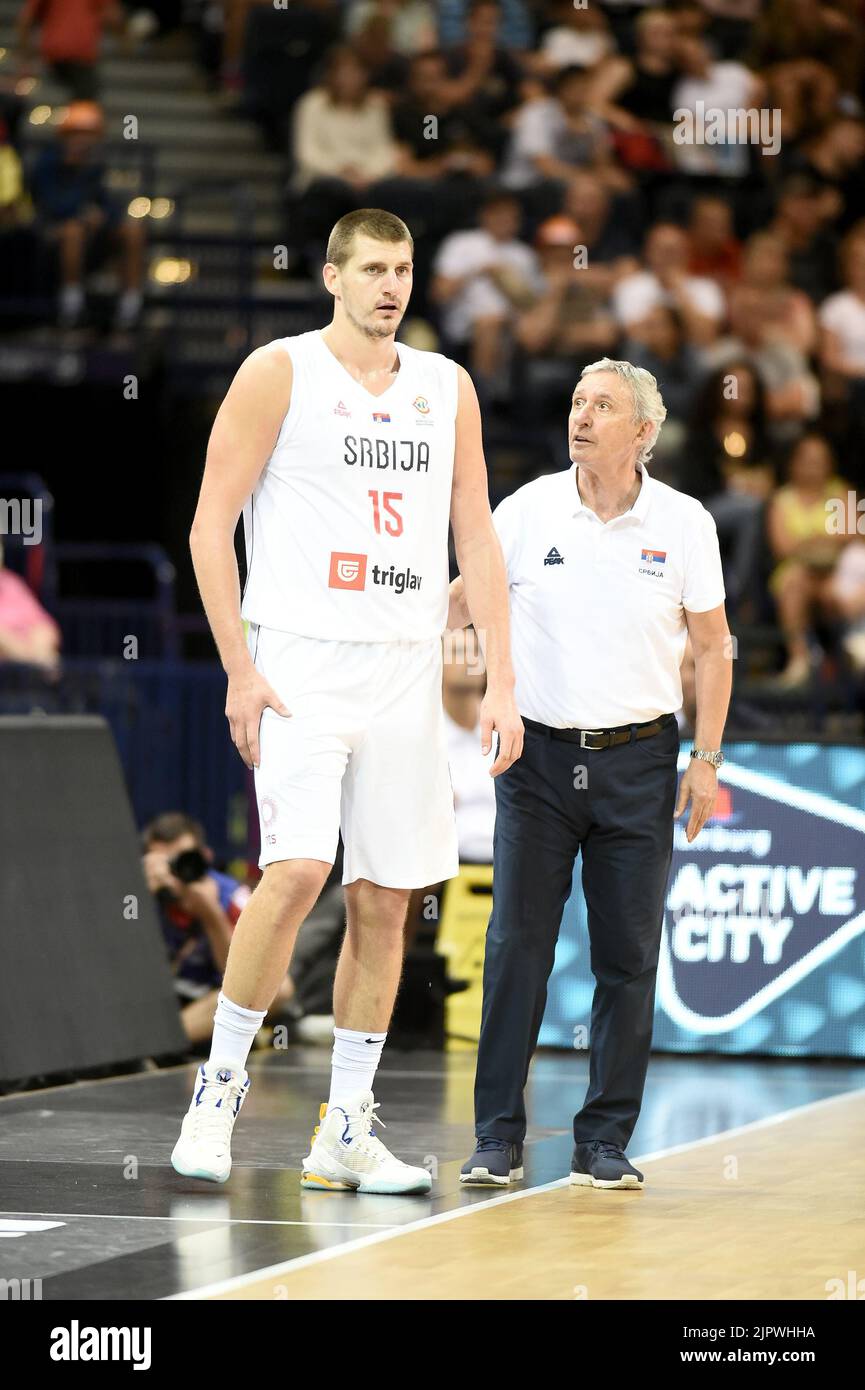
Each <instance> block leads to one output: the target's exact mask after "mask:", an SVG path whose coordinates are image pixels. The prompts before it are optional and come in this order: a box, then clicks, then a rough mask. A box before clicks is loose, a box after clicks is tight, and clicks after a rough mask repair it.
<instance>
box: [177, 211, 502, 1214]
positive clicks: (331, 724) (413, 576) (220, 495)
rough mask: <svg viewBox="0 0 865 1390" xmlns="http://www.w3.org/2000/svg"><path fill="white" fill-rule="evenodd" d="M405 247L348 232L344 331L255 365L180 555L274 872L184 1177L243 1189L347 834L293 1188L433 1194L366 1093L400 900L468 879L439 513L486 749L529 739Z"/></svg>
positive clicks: (238, 388) (201, 1090)
mask: <svg viewBox="0 0 865 1390" xmlns="http://www.w3.org/2000/svg"><path fill="white" fill-rule="evenodd" d="M412 254H413V242H412V238H411V235H410V233H409V230H408V228H407V227H406V225H405V223H404V222H402V221H400V219H399V218H397V217H394V216H393V215H392V214H390V213H388V212H383V211H380V210H377V209H368V208H367V209H361V210H359V211H357V212H352V213H349V214H348V216H346V217H343V218H342V219H341V220H340V221H339V222H338V223H337V224H336V226H335V227H334V229H333V231H332V233H331V236H330V240H329V242H328V247H327V264H326V265H325V267H324V271H323V276H324V283H325V285H326V287H327V289H328V290H329V292H330V294H331V295H332V296H333V301H334V313H333V320H332V322H331V323H330V324H328V325H327V327H326V328H324V329H322V330H320V331H319V330H315V331H313V332H310V333H301V334H299V335H297V336H296V337H289V338H282V339H278V340H277V341H275V342H272V343H269V344H268V345H267V346H265V347H262V348H259V349H258V350H257V351H256V352H253V353H252V354H251V356H250V357H248V358H247V360H246V361H245V362H244V363H243V365H242V366H241V368H240V370H239V371H238V373H237V376H236V377H235V379H234V382H233V383H232V385H231V388H230V390H229V392H228V394H227V396H226V398H225V400H224V401H223V403H222V406H221V408H220V410H219V413H218V415H217V418H216V421H215V423H214V426H213V433H212V435H211V439H210V445H209V449H208V454H207V463H206V467H205V471H204V478H203V482H202V486H201V493H200V497H199V501H198V508H197V511H196V514H195V520H194V522H193V527H192V534H191V538H190V543H191V548H192V557H193V562H194V566H195V573H196V577H197V579H198V584H199V588H200V590H201V596H202V600H203V602H204V607H205V610H206V612H207V617H208V620H209V622H210V626H211V628H212V631H213V635H214V639H215V641H216V644H217V647H218V649H219V654H220V657H221V659H222V664H223V666H224V668H225V671H226V675H227V677H228V696H227V702H226V715H227V717H228V720H229V724H230V727H231V736H232V739H233V740H234V743H235V745H236V747H237V749H238V751H239V753H240V755H241V757H242V758H243V759H244V762H245V763H246V764H247V766H248V767H252V768H254V769H255V787H256V795H257V799H258V809H259V816H260V821H261V858H260V861H259V863H260V866H261V867H262V869H263V873H262V877H261V881H260V883H259V884H258V886H257V888H256V890H255V892H254V893H253V894H252V897H251V898H250V900H249V903H248V904H247V906H246V907H245V909H244V911H243V913H242V914H241V917H240V919H239V921H238V923H237V926H236V928H235V932H234V937H233V940H232V943H231V950H230V953H229V957H228V964H227V967H226V970H225V976H224V979H223V985H222V991H221V993H220V995H219V999H218V1004H217V1009H216V1013H215V1015H214V1024H215V1026H214V1031H213V1042H212V1047H211V1053H210V1060H209V1062H207V1063H206V1064H205V1065H203V1066H201V1067H200V1069H199V1072H198V1075H197V1078H196V1084H195V1090H194V1093H193V1097H192V1102H191V1104H190V1107H189V1111H188V1114H187V1115H186V1117H185V1118H184V1121H183V1127H182V1131H181V1135H180V1138H179V1140H178V1142H177V1144H176V1146H175V1148H174V1152H173V1154H172V1163H173V1165H174V1167H175V1168H176V1170H177V1171H178V1172H179V1173H184V1174H185V1175H187V1176H188V1177H199V1178H207V1179H210V1180H211V1181H213V1182H224V1181H225V1179H226V1178H227V1177H228V1175H229V1173H230V1171H231V1148H230V1144H231V1133H232V1128H233V1125H234V1121H235V1119H236V1117H237V1115H238V1113H239V1111H240V1107H241V1105H242V1104H243V1102H244V1100H245V1098H246V1096H247V1094H248V1092H249V1077H248V1075H247V1072H246V1062H247V1058H248V1056H249V1051H250V1048H251V1046H252V1042H253V1039H254V1037H255V1034H256V1032H257V1031H258V1029H259V1027H260V1026H261V1023H262V1020H263V1019H264V1016H265V1012H266V1011H267V1009H268V1008H269V1006H270V1004H271V1001H272V1000H273V998H274V995H275V994H276V992H277V989H278V988H279V985H280V983H281V981H282V980H283V979H284V977H285V973H286V970H287V968H288V965H289V962H290V959H291V953H292V948H293V945H294V940H295V937H296V935H297V931H298V928H299V927H300V925H301V923H302V922H303V920H304V918H305V917H306V916H307V914H308V913H309V912H310V910H311V909H312V907H313V906H314V904H315V901H316V899H317V898H318V895H319V893H320V892H321V889H322V887H323V885H324V883H325V881H326V879H327V877H328V873H329V871H330V869H331V866H332V864H333V862H334V858H335V854H336V849H337V841H338V833H339V830H340V827H341V828H342V835H343V841H344V847H345V859H344V871H343V883H344V884H345V898H346V918H347V929H346V936H345V942H344V945H343V949H342V954H341V956H340V960H339V966H338V969H337V973H336V981H335V986H334V1005H333V1012H334V1021H335V1024H336V1026H335V1028H334V1048H333V1068H332V1075H331V1086H330V1096H329V1099H328V1102H327V1105H326V1106H325V1105H322V1106H321V1113H320V1116H319V1125H318V1127H317V1128H316V1133H315V1137H314V1139H313V1142H312V1146H311V1152H310V1153H309V1154H308V1155H307V1157H306V1158H305V1159H304V1161H303V1173H302V1178H301V1182H302V1185H303V1186H304V1187H310V1188H337V1189H340V1188H355V1189H357V1190H359V1191H361V1192H426V1191H428V1190H429V1188H430V1185H431V1179H430V1175H429V1173H428V1172H427V1170H426V1169H424V1168H414V1167H410V1166H409V1165H408V1164H405V1163H402V1162H401V1161H400V1160H399V1159H397V1158H395V1157H394V1156H393V1154H391V1153H389V1152H388V1150H387V1149H386V1148H385V1146H384V1144H382V1143H381V1141H380V1140H379V1139H378V1137H377V1136H376V1135H375V1134H374V1132H373V1127H372V1126H373V1120H374V1119H377V1116H375V1114H374V1111H375V1109H376V1108H377V1107H376V1105H375V1101H374V1098H373V1089H372V1088H373V1079H374V1076H375V1072H376V1069H377V1066H378V1063H379V1059H380V1057H381V1053H382V1048H383V1046H384V1043H385V1039H386V1036H387V1028H388V1024H389V1021H390V1017H391V1012H392V1009H393V1004H394V999H395V997H396V991H397V986H398V983H399V978H400V973H401V970H402V958H403V929H404V925H405V918H406V911H407V905H408V899H409V895H410V892H411V890H412V889H413V888H418V887H423V886H424V885H425V884H428V883H438V882H440V881H441V880H443V879H447V878H452V877H453V876H454V875H455V874H456V873H457V872H458V868H459V865H458V859H457V844H456V830H455V822H454V810H453V793H452V789H451V784H450V777H449V771H448V762H447V752H446V742H445V731H444V722H443V713H442V698H441V680H442V660H443V657H442V641H441V638H442V633H443V631H444V629H445V625H446V620H447V613H448V520H450V523H451V525H452V527H453V533H454V543H455V547H456V553H457V558H458V560H459V567H460V572H461V574H462V575H463V578H464V580H465V592H466V598H467V603H468V606H469V610H470V612H471V615H472V620H473V622H474V623H475V626H476V627H477V628H478V631H479V634H481V635H482V643H483V646H484V650H485V657H486V666H487V674H488V686H487V694H486V698H485V700H484V703H483V706H482V710H481V740H482V749H483V751H484V752H485V753H486V752H488V751H489V749H490V747H491V745H492V735H493V731H496V732H497V733H498V736H499V747H498V750H497V755H496V757H495V760H494V762H493V764H492V767H491V769H490V771H491V773H492V775H493V776H497V775H498V774H499V773H502V772H504V771H506V769H507V768H508V767H510V766H511V764H512V763H513V762H515V761H516V759H517V758H518V757H519V756H520V753H521V751H522V739H523V726H522V721H521V719H520V717H519V714H518V712H517V709H516V705H515V703H514V698H513V685H514V677H513V671H512V668H511V658H510V645H509V628H508V593H507V581H506V576H505V567H504V561H503V558H502V552H501V549H500V546H499V541H498V538H497V536H496V533H495V531H494V528H493V525H492V518H491V514H490V508H489V500H488V492H487V474H486V465H485V462H484V456H483V447H482V442H481V421H480V412H479V409H478V402H477V396H476V394H475V390H474V387H473V385H472V382H471V379H470V378H469V376H468V375H467V373H466V372H465V371H464V370H463V369H462V368H461V367H459V366H458V365H457V364H456V363H455V362H452V361H450V360H449V359H448V358H446V357H442V356H441V355H439V354H438V353H434V352H420V351H416V350H414V349H412V348H409V347H406V346H405V345H404V344H402V343H400V344H397V343H396V342H395V335H396V332H397V329H398V328H399V325H400V322H401V320H402V317H403V315H404V314H405V311H406V306H407V305H408V301H409V296H410V294H411V288H412ZM241 509H242V510H243V520H244V532H245V540H246V557H247V568H248V575H247V580H246V586H245V588H244V592H243V597H242V601H241V599H240V593H239V583H238V573H237V564H236V560H235V555H234V548H233V536H234V530H235V527H236V524H237V519H238V517H239V515H240V512H241ZM242 618H244V619H246V620H247V621H248V630H247V634H246V638H244V633H243V626H242V622H241V619H242Z"/></svg>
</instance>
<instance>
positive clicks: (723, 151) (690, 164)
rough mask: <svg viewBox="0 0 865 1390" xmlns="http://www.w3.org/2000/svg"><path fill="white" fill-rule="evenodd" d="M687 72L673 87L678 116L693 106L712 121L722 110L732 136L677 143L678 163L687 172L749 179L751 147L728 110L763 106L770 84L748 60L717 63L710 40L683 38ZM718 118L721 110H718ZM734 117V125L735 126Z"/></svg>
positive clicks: (681, 51)
mask: <svg viewBox="0 0 865 1390" xmlns="http://www.w3.org/2000/svg"><path fill="white" fill-rule="evenodd" d="M678 55H679V62H680V65H681V67H682V76H681V77H680V78H679V80H678V82H677V83H676V85H675V87H674V88H673V119H674V122H675V121H676V119H677V118H678V117H680V116H681V113H682V112H684V111H689V112H691V113H692V115H693V116H694V117H695V118H696V119H699V112H700V111H701V110H702V112H703V115H704V116H705V118H706V119H707V120H708V119H709V118H710V116H712V115H713V113H717V112H719V111H720V112H722V113H723V116H724V122H725V124H724V127H723V129H724V133H725V135H726V137H727V138H726V140H725V141H724V142H722V143H718V144H714V143H713V144H709V143H707V142H700V143H698V142H696V141H693V140H691V141H688V142H686V143H684V144H681V145H679V144H674V146H673V148H674V150H675V158H676V164H677V166H678V168H679V169H680V170H681V171H682V172H683V173H685V174H693V175H698V176H699V175H702V176H714V177H717V176H719V175H721V176H724V177H727V178H744V177H745V175H746V174H747V172H748V162H749V152H748V146H747V145H745V144H743V143H742V142H741V141H739V140H737V122H736V120H735V116H731V115H729V114H728V113H730V112H736V111H739V110H743V111H748V110H750V109H751V108H754V107H758V106H759V105H760V103H761V100H762V97H763V95H764V92H765V85H764V83H762V82H761V81H760V79H759V78H758V77H757V76H756V75H755V74H754V73H753V72H750V71H749V69H748V68H746V67H745V65H744V64H743V63H730V62H727V63H716V62H714V61H713V59H712V52H711V49H710V48H709V45H708V44H707V43H706V42H705V40H704V39H699V38H692V37H688V38H681V39H680V40H679V45H678ZM714 119H715V120H717V119H718V117H717V115H714ZM731 122H732V125H731Z"/></svg>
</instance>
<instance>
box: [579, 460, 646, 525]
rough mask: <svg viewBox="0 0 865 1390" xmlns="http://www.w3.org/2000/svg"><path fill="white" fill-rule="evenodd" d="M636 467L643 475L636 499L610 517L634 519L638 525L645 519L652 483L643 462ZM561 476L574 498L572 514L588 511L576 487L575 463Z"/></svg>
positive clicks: (588, 508) (620, 519)
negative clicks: (620, 512) (626, 508)
mask: <svg viewBox="0 0 865 1390" xmlns="http://www.w3.org/2000/svg"><path fill="white" fill-rule="evenodd" d="M637 468H638V469H639V470H640V472H641V473H642V475H643V485H642V487H641V488H640V491H639V493H638V494H637V500H636V502H635V503H634V505H633V506H632V507H631V508H630V509H629V510H628V511H626V512H623V513H622V515H621V516H617V517H612V518H611V519H612V520H613V521H622V522H623V521H629V522H630V521H635V522H636V523H637V524H638V525H639V524H641V523H642V522H644V521H645V519H646V513H647V512H648V510H649V500H650V493H651V490H652V487H653V486H654V484H653V483H652V479H651V477H650V475H649V470H648V468H647V467H646V465H645V464H644V463H638V464H637ZM563 477H564V480H565V485H566V487H567V488H568V489H570V497H571V499H576V505H575V507H574V511H573V514H574V515H577V514H578V513H579V512H590V511H591V510H592V509H591V507H587V506H586V504H585V502H584V501H583V499H582V497H581V496H580V490H579V488H578V487H577V465H576V464H575V463H572V464H571V466H570V468H569V469H568V471H567V473H565V474H564V475H563ZM593 515H594V513H593ZM604 524H605V525H609V522H605V523H604Z"/></svg>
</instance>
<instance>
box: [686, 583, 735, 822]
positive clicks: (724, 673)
mask: <svg viewBox="0 0 865 1390" xmlns="http://www.w3.org/2000/svg"><path fill="white" fill-rule="evenodd" d="M685 621H686V622H687V624H688V635H689V637H690V639H691V646H692V647H693V649H694V662H695V667H696V680H697V725H696V728H695V730H694V747H695V748H720V747H721V742H722V740H723V737H724V725H725V723H726V721H727V710H728V708H729V705H730V694H731V692H732V688H733V661H732V647H731V637H730V629H729V627H728V626H727V617H726V614H725V611H724V605H723V603H720V604H719V605H718V607H717V608H709V609H707V610H706V612H705V613H690V612H689V611H688V609H687V608H686V609H685ZM717 796H718V774H717V772H716V771H715V768H714V767H713V766H712V764H711V763H707V762H703V761H702V760H699V759H696V758H692V759H691V762H690V764H689V766H688V767H687V768H686V769H685V772H684V773H683V775H682V780H681V782H680V783H679V798H678V801H677V804H676V810H675V815H676V816H680V815H681V814H682V812H683V811H684V810H685V809H686V807H687V805H688V802H689V801H690V803H691V813H690V815H689V817H688V824H687V827H686V831H685V833H686V835H687V837H688V843H689V844H690V843H691V841H692V840H695V839H696V837H697V836H698V835H699V833H700V831H701V830H702V828H703V826H704V825H705V824H706V821H707V820H708V819H709V817H710V816H711V814H712V812H713V810H714V808H715V801H716V800H717Z"/></svg>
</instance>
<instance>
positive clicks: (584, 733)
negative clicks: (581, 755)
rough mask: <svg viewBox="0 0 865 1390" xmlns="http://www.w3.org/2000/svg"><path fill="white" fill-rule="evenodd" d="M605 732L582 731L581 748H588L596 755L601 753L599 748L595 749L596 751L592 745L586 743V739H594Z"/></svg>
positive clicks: (601, 730)
mask: <svg viewBox="0 0 865 1390" xmlns="http://www.w3.org/2000/svg"><path fill="white" fill-rule="evenodd" d="M603 732H604V730H603V729H580V747H581V748H588V749H589V750H590V752H594V753H598V752H600V749H598V748H594V749H593V748H592V746H591V744H589V743H586V738H587V737H588V738H593V737H595V735H597V734H602V733H603Z"/></svg>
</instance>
